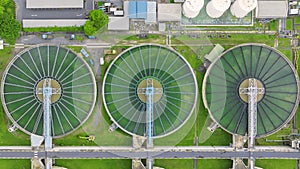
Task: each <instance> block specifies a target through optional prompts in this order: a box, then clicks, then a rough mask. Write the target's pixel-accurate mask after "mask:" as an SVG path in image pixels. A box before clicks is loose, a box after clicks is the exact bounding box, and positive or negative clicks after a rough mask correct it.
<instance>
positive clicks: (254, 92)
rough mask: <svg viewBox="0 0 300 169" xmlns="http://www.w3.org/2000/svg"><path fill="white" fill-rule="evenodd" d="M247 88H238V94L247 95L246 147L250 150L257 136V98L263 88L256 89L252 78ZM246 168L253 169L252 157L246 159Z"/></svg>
mask: <svg viewBox="0 0 300 169" xmlns="http://www.w3.org/2000/svg"><path fill="white" fill-rule="evenodd" d="M248 81H249V82H248V87H247V88H240V91H239V92H240V94H246V95H248V147H249V148H250V149H252V148H254V146H255V137H256V134H257V96H258V94H264V92H265V91H264V88H258V87H257V81H256V79H254V78H249V79H248ZM248 161H249V162H248V166H249V167H248V168H249V169H254V167H255V158H253V157H252V156H251V157H249V159H248Z"/></svg>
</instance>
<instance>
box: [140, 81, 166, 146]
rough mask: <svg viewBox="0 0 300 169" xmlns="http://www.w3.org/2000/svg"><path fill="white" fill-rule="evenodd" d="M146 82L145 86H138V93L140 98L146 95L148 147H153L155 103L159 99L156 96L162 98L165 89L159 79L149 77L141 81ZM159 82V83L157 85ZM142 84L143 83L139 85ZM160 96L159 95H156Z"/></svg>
mask: <svg viewBox="0 0 300 169" xmlns="http://www.w3.org/2000/svg"><path fill="white" fill-rule="evenodd" d="M143 82H146V87H145V88H140V87H139V88H138V90H137V94H138V95H139V97H140V98H142V96H141V95H144V96H145V97H146V100H147V102H146V105H147V106H146V123H147V125H146V135H147V148H152V147H153V138H152V137H153V104H154V103H155V102H156V101H157V100H155V102H154V100H153V99H154V98H160V97H161V95H162V93H163V91H162V88H161V85H160V83H159V82H158V81H157V80H154V79H152V78H147V79H145V80H143V81H142V82H141V83H143ZM155 84H159V85H155ZM139 86H142V85H139ZM155 96H159V97H155Z"/></svg>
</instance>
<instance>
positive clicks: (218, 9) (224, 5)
mask: <svg viewBox="0 0 300 169" xmlns="http://www.w3.org/2000/svg"><path fill="white" fill-rule="evenodd" d="M230 4H231V1H230V0H211V1H209V2H208V3H207V5H206V13H207V14H208V16H210V17H211V18H219V17H221V16H222V15H223V14H224V12H225V11H226V10H227V9H228V8H229V7H230Z"/></svg>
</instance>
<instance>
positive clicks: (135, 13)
mask: <svg viewBox="0 0 300 169" xmlns="http://www.w3.org/2000/svg"><path fill="white" fill-rule="evenodd" d="M129 18H139V19H146V18H147V1H129Z"/></svg>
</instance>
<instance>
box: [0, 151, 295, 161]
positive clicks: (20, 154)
mask: <svg viewBox="0 0 300 169" xmlns="http://www.w3.org/2000/svg"><path fill="white" fill-rule="evenodd" d="M34 154H35V153H34V152H29V151H28V152H24V151H20V150H18V151H13V152H7V151H6V152H4V151H0V158H26V159H30V158H33V157H34ZM250 156H252V157H254V158H264V159H266V158H276V159H279V158H282V159H300V153H299V152H260V151H259V152H249V151H233V152H211V151H207V152H160V151H143V152H138V151H135V152H124V151H117V150H115V151H113V152H78V151H60V152H38V153H37V157H39V158H54V159H73V158H98V159H105V158H111V159H113V158H115V159H133V158H142V159H143V158H152V159H162V158H166V159H171V158H180V159H182V158H188V159H195V158H207V159H211V158H217V159H231V158H249V157H250Z"/></svg>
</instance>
